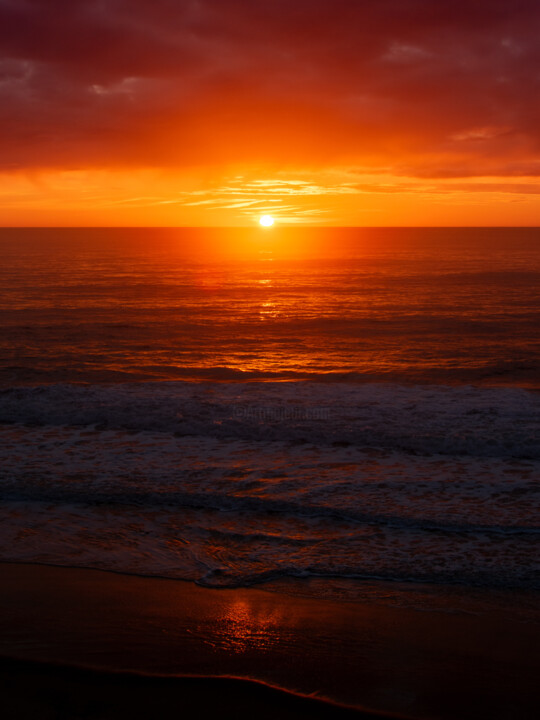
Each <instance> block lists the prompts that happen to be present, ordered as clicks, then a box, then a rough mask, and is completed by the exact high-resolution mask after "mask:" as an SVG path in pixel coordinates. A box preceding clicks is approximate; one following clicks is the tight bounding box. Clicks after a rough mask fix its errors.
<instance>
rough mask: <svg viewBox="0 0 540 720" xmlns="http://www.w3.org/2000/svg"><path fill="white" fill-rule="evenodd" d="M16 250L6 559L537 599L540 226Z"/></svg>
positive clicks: (7, 415) (274, 582) (219, 233)
mask: <svg viewBox="0 0 540 720" xmlns="http://www.w3.org/2000/svg"><path fill="white" fill-rule="evenodd" d="M0 252H1V257H2V263H1V267H0V287H1V299H0V312H1V328H2V332H1V335H0V439H1V442H0V457H1V464H0V489H1V502H0V518H1V522H0V560H4V561H11V562H24V563H43V564H51V565H63V566H73V567H89V568H96V569H103V570H110V571H116V572H123V573H133V574H138V575H143V576H160V577H168V578H181V579H185V580H189V581H193V582H195V583H198V584H200V585H205V586H210V587H218V588H223V587H238V586H260V587H265V588H269V589H273V590H275V591H276V592H310V593H313V594H315V595H324V596H328V595H332V596H337V597H344V598H347V599H349V600H351V599H352V600H354V599H358V598H361V597H363V596H365V594H366V593H369V592H374V590H373V588H374V587H375V585H374V583H379V584H378V585H377V586H376V587H377V588H378V590H377V592H379V593H380V592H381V590H380V587H381V585H380V583H383V584H384V587H385V588H386V590H385V593H388V594H390V595H392V593H393V591H392V588H396V592H397V589H400V593H401V595H400V597H401V598H402V599H403V598H406V599H408V600H407V601H408V602H410V603H412V604H414V603H415V602H421V601H420V600H419V599H418V597H419V594H420V595H421V592H432V591H436V590H437V588H446V589H447V588H448V587H455V588H461V589H465V590H468V591H470V592H480V593H487V594H488V595H489V594H490V593H491V595H492V596H494V595H495V594H496V593H497V592H506V591H518V590H519V591H523V592H525V593H526V592H529V591H535V590H538V589H539V588H540V572H539V571H540V563H539V553H538V547H539V545H538V540H539V536H540V521H539V513H538V510H539V493H540V483H539V479H540V394H539V393H538V390H539V389H540V340H539V332H538V329H539V327H540V229H527V228H500V229H496V228H495V229H478V228H476V229H475V228H455V229H428V228H424V229H412V228H407V229H382V228H381V229H315V228H311V229H296V228H275V229H272V230H268V231H265V230H262V229H246V228H242V229H204V230H203V229H84V230H81V229H69V228H63V229H5V230H2V231H0ZM291 588H292V589H291ZM483 597H484V595H483Z"/></svg>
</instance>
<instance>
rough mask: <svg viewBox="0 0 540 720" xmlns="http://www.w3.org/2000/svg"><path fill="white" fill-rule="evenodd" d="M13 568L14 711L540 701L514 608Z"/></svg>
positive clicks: (4, 610) (456, 713)
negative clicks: (354, 599) (416, 603)
mask: <svg viewBox="0 0 540 720" xmlns="http://www.w3.org/2000/svg"><path fill="white" fill-rule="evenodd" d="M0 574H1V577H2V588H3V591H2V599H1V607H0V635H1V638H2V640H1V645H0V653H1V655H2V657H3V658H4V659H3V661H2V664H1V667H2V686H3V694H4V697H5V698H6V700H7V702H6V703H5V707H7V708H8V711H7V712H8V714H7V715H5V714H4V717H9V718H19V717H20V718H26V717H38V716H39V717H51V718H56V717H85V718H109V717H146V716H148V715H147V714H145V711H144V708H145V707H153V706H154V705H152V703H155V702H156V698H159V702H160V703H162V707H163V710H162V711H160V713H158V716H162V715H164V713H165V711H166V710H165V708H167V712H168V711H169V710H170V711H173V710H174V708H175V707H180V705H181V707H182V708H184V711H185V716H187V717H191V716H192V715H194V714H195V713H199V712H200V708H201V707H202V704H204V703H210V705H213V706H216V707H218V706H219V712H220V714H221V715H222V716H224V717H247V716H248V715H251V714H252V713H253V712H255V708H257V709H256V712H257V714H259V715H260V716H261V717H271V716H275V715H276V714H278V711H279V714H280V715H281V716H283V717H308V716H309V717H313V716H315V717H319V716H321V717H327V716H328V717H330V716H332V717H341V715H343V717H348V716H350V714H351V713H353V715H357V714H359V713H360V714H359V715H358V716H359V717H361V716H362V715H361V712H363V713H364V714H365V713H367V717H369V716H370V713H371V715H373V714H375V715H376V714H385V715H390V716H402V717H414V718H449V719H450V718H456V719H457V718H460V720H461V719H463V718H488V717H489V718H513V719H515V718H529V717H530V718H533V717H534V715H535V708H536V707H537V702H538V699H539V698H538V690H537V682H536V680H537V677H536V673H535V669H534V668H535V660H537V658H536V657H535V654H536V653H537V652H538V646H539V643H538V640H539V639H540V627H539V626H538V625H535V624H531V623H524V622H519V621H516V620H515V619H514V618H513V617H512V612H511V608H509V609H508V612H503V611H502V610H498V611H497V612H491V613H486V614H484V615H480V616H477V615H472V614H469V613H464V612H454V613H452V612H448V611H440V610H439V611H436V610H435V609H434V610H433V611H430V610H423V611H418V610H413V609H406V608H400V607H391V606H383V605H380V604H377V603H351V602H336V601H327V600H321V599H314V598H302V597H293V596H290V595H285V594H281V593H275V592H266V591H264V590H258V589H219V590H215V589H207V588H201V587H198V586H196V585H193V584H191V583H187V582H183V581H175V580H165V579H156V578H141V577H136V576H126V575H120V574H114V573H106V572H102V571H97V570H84V569H71V568H58V567H46V566H39V565H18V564H2V565H1V566H0ZM119 673H120V674H119ZM186 676H197V677H186ZM224 676H225V677H224ZM231 678H234V679H231ZM278 688H280V689H278ZM295 693H296V694H295ZM302 695H303V696H311V695H315V696H316V697H317V698H318V699H319V701H317V700H315V699H307V698H306V697H301V696H302ZM320 700H327V701H329V702H333V703H337V705H328V704H327V703H325V702H320ZM175 703H176V704H175ZM178 703H180V705H178ZM339 705H341V706H348V707H352V708H356V710H347V709H346V708H345V707H339ZM66 708H67V709H66ZM260 708H264V710H260ZM264 712H266V713H267V714H266V715H265V714H261V713H264ZM66 713H67V714H66ZM137 713H139V714H137Z"/></svg>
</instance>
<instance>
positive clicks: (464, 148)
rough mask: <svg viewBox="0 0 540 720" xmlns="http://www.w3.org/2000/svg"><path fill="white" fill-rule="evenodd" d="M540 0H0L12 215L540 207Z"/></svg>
mask: <svg viewBox="0 0 540 720" xmlns="http://www.w3.org/2000/svg"><path fill="white" fill-rule="evenodd" d="M539 34H540V3H539V2H538V0H514V1H513V2H508V1H507V0H506V1H505V2H499V1H498V0H466V1H465V0H453V1H452V2H450V1H445V0H366V1H363V0H264V1H263V0H260V1H257V0H144V1H143V0H0V225H3V226H18V225H31V226H34V225H38V226H39V225H44V226H55V225H67V226H84V225H88V226H114V225H124V226H132V225H135V226H137V225H145V226H153V225H156V226H158V225H164V226H205V225H210V226H220V225H226V226H235V225H251V224H254V223H256V222H257V220H258V218H259V217H260V216H261V215H264V214H271V215H273V216H274V217H275V218H276V221H277V222H278V223H282V224H284V225H296V224H304V225H329V226H334V225H335V226H394V225H407V226H422V225H427V226H433V225H446V226H460V225H538V219H539V218H540V43H539V42H538V37H539Z"/></svg>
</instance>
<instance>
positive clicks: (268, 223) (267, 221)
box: [259, 215, 274, 227]
mask: <svg viewBox="0 0 540 720" xmlns="http://www.w3.org/2000/svg"><path fill="white" fill-rule="evenodd" d="M259 223H260V224H261V225H262V226H263V227H272V225H273V224H274V218H273V217H272V216H271V215H263V216H262V217H261V219H260V220H259Z"/></svg>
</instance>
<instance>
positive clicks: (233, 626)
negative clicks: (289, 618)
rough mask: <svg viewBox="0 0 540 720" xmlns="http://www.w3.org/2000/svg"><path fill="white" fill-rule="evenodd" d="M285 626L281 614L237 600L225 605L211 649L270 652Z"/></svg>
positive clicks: (243, 600) (246, 601)
mask: <svg viewBox="0 0 540 720" xmlns="http://www.w3.org/2000/svg"><path fill="white" fill-rule="evenodd" d="M284 626H285V623H284V622H283V617H282V613H281V612H279V611H278V610H276V609H275V607H273V608H272V609H270V608H268V609H266V608H264V606H263V607H261V605H260V604H258V605H257V607H254V606H253V605H252V604H251V603H250V602H249V601H248V600H245V599H243V598H238V596H237V595H236V597H235V598H234V599H233V600H232V601H231V602H230V603H229V604H226V605H224V607H223V613H222V614H221V615H220V616H219V617H218V619H217V622H216V628H215V637H214V642H213V643H212V644H213V645H214V647H216V648H218V647H219V648H221V649H226V650H228V651H231V652H236V653H244V652H247V651H250V650H258V651H261V650H263V651H265V650H270V649H271V648H272V647H273V646H275V645H276V644H277V642H278V641H280V640H282V638H281V629H282V628H283V627H284Z"/></svg>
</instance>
